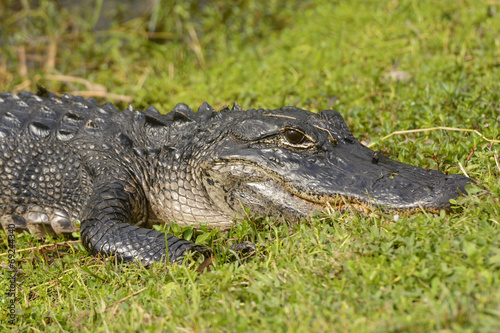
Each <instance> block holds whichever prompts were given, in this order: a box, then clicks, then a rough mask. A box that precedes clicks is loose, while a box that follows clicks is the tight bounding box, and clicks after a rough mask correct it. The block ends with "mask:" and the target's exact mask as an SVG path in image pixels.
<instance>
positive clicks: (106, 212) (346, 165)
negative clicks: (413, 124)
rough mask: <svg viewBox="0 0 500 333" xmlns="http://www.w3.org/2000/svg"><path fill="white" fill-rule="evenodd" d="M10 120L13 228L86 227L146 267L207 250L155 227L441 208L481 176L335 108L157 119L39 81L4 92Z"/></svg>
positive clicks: (93, 246) (7, 210) (207, 112)
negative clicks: (432, 159)
mask: <svg viewBox="0 0 500 333" xmlns="http://www.w3.org/2000/svg"><path fill="white" fill-rule="evenodd" d="M0 118H1V119H0V216H1V217H0V224H1V226H2V228H3V229H4V230H7V229H9V228H10V229H12V228H13V229H15V231H17V232H20V231H23V230H27V231H29V232H30V233H36V234H38V235H39V236H41V237H43V236H45V235H47V233H50V234H54V235H68V234H72V233H73V232H75V231H78V229H79V228H78V224H79V225H80V232H81V240H82V244H83V246H84V247H85V248H86V249H87V250H88V251H89V252H90V253H92V254H94V255H102V256H116V257H117V258H118V259H119V260H120V261H122V262H132V261H135V262H140V263H141V264H143V265H145V266H149V265H151V264H152V263H155V262H160V261H162V262H170V263H173V262H179V261H182V259H183V257H184V256H185V255H186V254H187V253H188V252H193V253H202V254H207V253H208V252H207V251H209V250H207V249H206V248H205V247H202V246H199V245H196V244H195V243H193V242H190V241H187V240H183V239H179V238H176V237H174V236H172V235H168V234H164V233H161V232H159V231H157V230H154V229H151V228H152V226H153V225H155V224H160V223H165V222H167V223H168V222H171V221H176V222H177V223H178V224H179V225H181V226H185V225H189V226H200V225H201V224H206V225H208V226H209V227H214V228H220V229H227V228H230V227H231V225H232V224H233V223H234V222H233V221H236V219H235V217H237V216H239V215H240V214H242V213H243V209H244V208H242V207H246V208H249V209H250V210H251V211H252V212H254V213H256V214H258V215H261V216H265V215H269V216H279V217H280V218H281V219H284V220H285V221H289V222H291V223H294V222H295V223H297V222H300V221H301V220H302V219H304V218H307V217H308V216H310V215H311V214H315V213H316V212H317V211H320V210H322V209H323V208H324V207H325V205H330V206H331V207H334V208H335V209H339V210H344V209H347V208H348V207H350V208H352V209H354V210H357V211H360V212H365V213H367V212H370V211H372V210H376V209H381V210H383V211H387V212H414V211H418V210H421V209H425V210H428V211H431V212H436V211H440V210H442V209H450V199H452V198H457V197H458V196H459V195H461V194H466V193H467V192H466V189H465V187H466V185H468V184H472V183H473V181H472V180H471V179H469V178H467V177H464V176H461V175H446V174H444V173H442V172H439V171H435V170H426V169H422V168H418V167H415V166H411V165H407V164H404V163H401V162H397V161H394V160H391V159H389V158H388V157H385V156H384V155H383V154H381V153H380V151H377V152H374V151H373V150H371V149H370V148H367V147H366V146H364V145H363V144H361V143H360V142H358V141H357V140H356V139H355V138H354V136H353V135H352V134H351V132H350V131H349V129H348V128H347V125H346V123H345V122H344V120H343V118H342V116H341V115H340V114H339V113H338V112H337V111H334V110H323V111H321V112H319V113H313V112H309V111H306V110H302V109H299V108H296V107H290V106H287V107H282V108H280V109H274V110H267V109H249V110H246V111H245V110H243V109H242V108H241V107H240V106H239V105H237V104H236V103H235V104H234V105H233V106H232V107H231V108H228V107H225V108H224V109H222V110H220V111H216V110H214V109H213V108H212V107H211V106H210V105H209V104H207V103H206V102H205V103H203V104H202V105H201V106H200V107H199V109H198V110H197V112H193V111H192V110H191V109H190V108H189V107H188V106H187V105H186V104H183V103H179V104H177V105H176V106H175V107H174V108H173V110H172V111H171V112H169V113H167V114H160V112H159V111H158V110H157V109H156V108H155V107H153V106H150V107H149V108H147V109H146V110H145V111H139V110H135V109H134V108H133V107H132V106H129V107H128V108H127V109H125V110H123V111H119V110H117V109H116V108H115V106H113V105H112V104H111V103H106V104H102V105H101V104H99V103H98V102H97V101H96V100H95V99H93V98H89V99H84V98H83V97H78V96H72V95H62V96H61V97H58V96H57V95H55V94H53V93H49V92H47V91H46V90H40V91H39V92H38V93H37V94H34V93H30V92H21V93H19V94H17V95H16V94H13V93H10V92H4V93H0Z"/></svg>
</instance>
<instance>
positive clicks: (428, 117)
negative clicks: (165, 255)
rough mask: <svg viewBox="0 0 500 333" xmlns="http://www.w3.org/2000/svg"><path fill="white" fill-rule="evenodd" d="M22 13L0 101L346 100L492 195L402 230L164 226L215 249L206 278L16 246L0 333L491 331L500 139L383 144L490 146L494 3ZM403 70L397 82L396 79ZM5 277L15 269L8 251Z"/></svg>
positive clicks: (386, 224)
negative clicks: (77, 95) (89, 95)
mask: <svg viewBox="0 0 500 333" xmlns="http://www.w3.org/2000/svg"><path fill="white" fill-rule="evenodd" d="M96 2H97V3H101V2H100V1H96ZM17 3H18V2H17V1H10V4H9V1H7V2H2V3H1V4H0V19H1V20H2V24H3V25H4V26H5V27H6V28H5V29H1V30H0V42H1V43H2V46H1V48H0V87H1V89H0V90H2V91H4V90H11V91H15V92H17V91H20V90H23V89H24V90H32V91H34V90H36V84H40V85H42V86H45V87H46V88H48V89H49V90H52V91H58V92H72V91H89V90H95V89H101V91H103V92H102V93H103V94H104V95H106V94H107V97H102V98H100V100H101V101H103V102H104V101H111V102H115V103H117V104H118V105H120V106H121V107H125V106H126V104H127V103H128V102H127V101H129V100H131V101H133V104H134V106H135V107H137V108H145V107H147V106H148V105H150V104H153V105H155V106H156V107H158V108H159V109H161V110H163V111H164V112H168V110H170V109H172V108H173V107H174V106H175V104H177V103H179V102H185V103H188V104H189V105H191V106H192V107H197V106H198V105H200V104H201V103H202V102H203V101H208V102H209V103H210V104H212V106H214V107H216V108H221V107H222V106H223V105H226V104H230V103H232V102H233V101H234V100H236V101H238V103H239V104H241V105H242V106H243V107H245V108H249V107H266V108H275V107H280V106H282V105H296V106H298V107H302V108H305V109H309V110H312V111H318V110H322V109H326V108H335V109H337V110H338V111H340V112H341V113H342V114H343V115H344V117H345V120H346V122H347V123H348V125H349V127H350V128H351V130H352V131H353V134H354V135H355V136H356V137H357V138H358V139H359V140H363V141H364V142H365V143H367V144H373V147H372V148H374V149H381V150H382V152H383V153H384V154H386V155H388V156H391V157H392V158H394V159H397V160H399V161H402V162H405V163H409V164H413V165H416V166H419V167H423V168H433V169H439V170H441V171H443V172H449V173H462V171H461V169H460V166H459V165H461V166H462V167H463V168H464V170H465V171H466V173H467V174H468V175H469V176H471V177H472V178H474V179H475V180H476V181H477V182H478V184H480V185H481V186H482V187H484V188H486V189H488V193H486V194H484V193H483V194H481V193H479V194H478V195H474V196H470V197H467V198H463V199H459V200H458V201H457V202H456V204H455V205H456V209H455V210H454V211H453V212H452V213H449V214H444V212H442V213H441V214H437V215H431V214H427V213H423V212H422V213H418V214H415V215H412V216H407V215H401V216H399V219H398V220H397V221H395V219H394V217H393V216H389V215H385V214H381V213H375V214H373V216H370V217H363V216H341V215H339V214H338V213H335V212H331V214H325V216H322V217H319V218H315V219H312V220H311V221H304V223H302V224H300V225H292V226H289V225H286V224H285V225H281V226H277V225H276V224H275V223H274V222H273V220H270V219H267V220H266V219H260V218H254V217H253V216H252V215H251V213H250V215H249V217H247V218H245V219H244V220H243V221H242V223H241V224H240V225H238V226H237V227H235V228H234V229H233V230H231V231H230V232H227V233H223V232H219V231H216V230H208V229H206V228H205V229H203V230H201V231H194V230H192V229H182V228H180V227H178V226H176V225H174V226H172V227H171V228H170V230H171V232H173V233H174V234H176V235H180V236H185V237H188V238H189V237H190V238H191V239H193V240H196V239H197V240H198V242H199V243H201V244H203V245H206V246H210V247H212V248H214V249H215V267H214V269H213V271H212V272H209V273H205V274H201V275H198V274H197V273H196V272H195V271H194V270H193V269H192V268H189V267H186V266H169V267H165V266H162V265H157V266H154V267H153V268H151V269H149V270H146V269H142V268H138V267H135V266H125V265H116V264H115V263H114V262H113V261H112V260H101V259H99V258H94V257H92V256H90V255H88V254H87V252H86V251H85V250H84V249H83V248H82V246H81V245H78V244H71V245H69V246H63V245H54V246H47V247H44V248H42V249H39V250H36V249H32V250H27V251H23V252H21V251H20V250H21V249H26V248H30V247H37V246H40V245H46V244H55V243H58V242H61V241H62V240H57V239H47V240H44V241H42V240H37V239H34V238H32V237H31V236H29V235H18V236H17V238H16V242H17V246H18V253H17V268H18V274H17V296H18V297H19V301H18V303H17V310H16V311H17V312H16V313H17V314H16V324H15V325H14V326H10V325H8V323H7V321H6V320H7V304H6V303H5V302H6V298H5V297H4V293H5V292H6V291H7V289H8V280H7V279H6V278H1V279H0V295H1V296H0V306H1V308H0V320H1V321H0V330H6V331H8V330H12V331H19V332H21V331H22V332H26V331H27V332H46V331H47V332H49V331H56V332H57V331H83V332H106V331H108V332H115V331H125V332H134V331H136V332H137V331H140V332H142V331H147V332H157V331H167V332H168V331H172V332H191V331H194V332H198V331H202V332H219V331H228V332H233V331H241V332H285V331H287V332H288V331H290V332H294V331H297V332H311V331H312V332H331V331H340V332H341V331H346V332H428V331H440V332H451V331H458V332H492V331H496V330H499V329H500V287H499V286H500V231H499V227H500V226H499V222H500V205H499V197H500V184H499V175H500V169H499V167H498V164H497V163H500V161H498V160H497V162H495V152H498V151H499V144H498V143H490V142H487V141H485V140H483V139H482V138H481V137H479V136H477V135H475V134H472V133H464V132H451V131H432V132H425V133H412V134H405V135H396V136H393V137H390V138H388V139H386V140H383V141H382V140H381V138H382V137H384V136H386V135H388V134H390V133H391V132H393V131H399V130H408V129H421V128H428V127H435V126H448V127H457V128H466V129H475V130H478V131H479V132H480V133H482V134H483V135H484V136H485V137H486V138H491V139H496V140H498V139H499V135H500V126H499V125H500V89H499V88H500V82H499V78H500V36H499V34H498V31H500V5H499V4H497V3H495V2H494V1H473V0H470V1H465V0H463V1H438V0H436V1H361V0H359V1H306V2H303V1H295V2H293V1H292V2H287V3H289V5H286V6H285V5H283V4H281V3H282V2H279V1H259V0H241V1H237V2H226V1H222V0H215V1H212V2H210V3H211V4H210V5H206V6H202V5H199V4H198V3H202V2H198V1H194V0H193V1H184V2H183V4H177V5H175V6H173V5H170V1H162V2H161V3H160V5H159V6H158V7H157V8H156V10H155V11H154V14H153V15H145V16H142V17H139V18H136V19H134V20H131V21H127V22H124V23H119V22H118V21H116V22H110V23H109V24H107V23H106V22H104V23H105V24H104V26H105V27H104V28H102V27H100V26H99V24H100V23H99V20H98V16H96V15H97V14H96V12H95V11H94V12H93V11H91V10H86V11H84V12H82V13H80V15H76V14H75V11H71V12H69V11H67V10H65V9H64V8H58V7H57V6H56V5H54V3H53V2H50V1H48V0H43V1H40V7H38V8H35V7H33V8H26V7H22V6H21V5H18V4H17ZM21 3H23V2H21ZM26 3H28V1H26ZM207 3H208V2H207ZM89 8H90V6H89ZM497 13H498V14H497ZM101 23H102V22H101ZM106 24H107V25H106ZM152 31H153V32H154V33H151V32H152ZM148 36H149V37H150V38H148ZM23 59H26V60H23ZM395 71H400V72H403V73H404V74H405V76H406V78H403V79H402V80H400V81H398V80H391V79H390V78H389V77H388V75H389V74H388V73H391V72H395ZM63 75H64V77H63ZM68 77H71V78H68ZM94 94H95V92H94ZM111 94H113V95H111ZM0 237H1V243H0V249H1V251H2V252H5V251H6V250H7V241H6V237H5V234H3V233H0ZM233 239H236V240H233ZM244 240H248V241H253V242H256V243H259V244H262V246H261V247H260V248H259V249H258V252H257V254H256V255H255V256H253V257H251V258H235V257H234V255H233V254H232V253H230V251H228V250H227V245H228V244H230V243H235V242H240V241H244ZM0 268H1V269H2V276H3V277H10V276H11V272H10V271H8V270H7V266H6V256H2V257H0Z"/></svg>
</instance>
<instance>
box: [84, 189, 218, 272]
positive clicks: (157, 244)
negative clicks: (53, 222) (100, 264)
mask: <svg viewBox="0 0 500 333" xmlns="http://www.w3.org/2000/svg"><path fill="white" fill-rule="evenodd" d="M130 199H131V194H130V193H128V192H127V191H125V190H124V188H123V185H122V184H120V183H110V184H109V183H108V184H104V185H101V186H100V187H97V188H96V189H95V190H94V192H93V193H92V195H91V196H90V198H89V200H88V201H87V203H86V205H85V206H84V207H83V210H82V216H81V225H80V230H81V237H82V243H83V246H84V247H85V248H86V249H87V250H88V251H89V252H90V253H92V254H97V255H103V256H112V255H115V256H117V258H118V259H119V260H121V261H123V262H131V261H139V262H141V263H142V264H143V265H144V266H149V265H151V264H152V263H154V262H160V261H167V258H168V261H169V262H170V263H173V262H180V261H182V258H183V256H184V254H186V252H187V251H195V252H200V253H203V254H207V253H209V252H210V251H209V250H208V249H207V248H204V247H202V246H199V245H196V244H195V243H192V242H189V241H186V240H183V239H179V238H177V237H174V236H172V235H165V234H164V233H161V232H159V231H156V230H151V229H146V228H141V227H138V226H134V225H131V224H129V222H130V221H131V212H132V205H131V200H130ZM165 241H166V244H165ZM165 245H166V246H165ZM167 248H168V252H167Z"/></svg>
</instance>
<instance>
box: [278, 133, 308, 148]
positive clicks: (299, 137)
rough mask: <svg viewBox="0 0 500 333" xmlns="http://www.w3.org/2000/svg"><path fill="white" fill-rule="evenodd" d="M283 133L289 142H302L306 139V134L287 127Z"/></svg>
mask: <svg viewBox="0 0 500 333" xmlns="http://www.w3.org/2000/svg"><path fill="white" fill-rule="evenodd" d="M283 134H284V135H285V138H286V139H287V140H288V142H290V143H291V144H294V145H298V144H301V143H302V142H304V140H305V139H306V136H305V135H304V134H302V133H300V132H299V131H296V130H294V129H286V130H285V131H284V132H283Z"/></svg>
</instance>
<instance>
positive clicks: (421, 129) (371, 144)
mask: <svg viewBox="0 0 500 333" xmlns="http://www.w3.org/2000/svg"><path fill="white" fill-rule="evenodd" d="M437 130H443V131H458V132H472V133H475V134H477V135H479V136H480V137H481V138H482V139H483V140H486V141H488V142H492V143H500V140H495V139H488V138H487V137H485V136H484V135H483V134H481V133H480V132H479V131H478V130H473V129H469V128H456V127H444V126H437V127H430V128H420V129H414V130H406V131H395V132H392V133H391V134H389V135H386V136H384V137H383V138H382V139H380V142H381V141H384V140H386V139H388V138H390V137H391V136H394V135H399V134H409V133H421V132H430V131H437ZM377 143H378V142H372V143H370V144H369V145H368V146H367V147H368V148H371V147H373V146H375V145H376V144H377Z"/></svg>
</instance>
